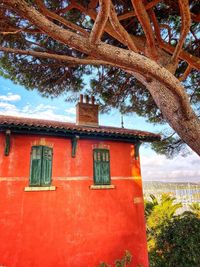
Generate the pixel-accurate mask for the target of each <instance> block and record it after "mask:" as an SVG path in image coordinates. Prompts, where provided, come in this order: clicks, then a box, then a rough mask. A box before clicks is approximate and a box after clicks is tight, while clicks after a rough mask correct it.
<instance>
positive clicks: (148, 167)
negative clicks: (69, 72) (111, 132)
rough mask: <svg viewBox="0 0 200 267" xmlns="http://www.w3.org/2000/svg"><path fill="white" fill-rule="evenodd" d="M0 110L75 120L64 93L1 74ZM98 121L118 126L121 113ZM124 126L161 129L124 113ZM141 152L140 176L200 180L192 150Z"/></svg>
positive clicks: (144, 149) (199, 160) (145, 149)
mask: <svg viewBox="0 0 200 267" xmlns="http://www.w3.org/2000/svg"><path fill="white" fill-rule="evenodd" d="M0 114H1V115H13V116H21V117H30V118H43V119H51V120H60V121H69V122H75V103H67V102H65V96H60V97H57V98H54V99H50V98H44V97H41V96H40V95H39V93H38V92H37V91H36V90H35V91H28V90H26V89H25V88H24V87H22V86H19V85H16V84H13V83H12V82H11V81H10V80H5V79H3V78H0ZM100 124H101V125H108V126H117V127H120V126H121V115H120V113H119V112H118V111H117V110H114V109H113V110H112V111H111V112H110V113H109V114H101V115H100ZM124 126H125V128H130V129H138V130H144V131H151V132H155V133H158V132H159V131H160V130H161V128H160V127H159V126H155V125H152V124H149V123H147V122H145V119H144V118H141V117H138V116H136V115H134V114H133V115H129V116H125V117H124ZM140 154H141V167H142V176H143V180H148V181H150V180H154V181H155V180H158V181H176V182H181V181H187V182H189V181H191V182H200V168H199V166H200V158H199V157H198V156H197V155H196V154H195V153H193V152H191V154H190V155H189V156H187V157H182V156H181V155H180V156H178V157H177V158H175V159H173V160H168V159H166V158H165V156H160V155H156V153H155V152H153V151H152V150H151V149H150V147H148V146H146V145H143V146H142V147H141V151H140Z"/></svg>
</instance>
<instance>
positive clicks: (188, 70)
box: [179, 65, 192, 82]
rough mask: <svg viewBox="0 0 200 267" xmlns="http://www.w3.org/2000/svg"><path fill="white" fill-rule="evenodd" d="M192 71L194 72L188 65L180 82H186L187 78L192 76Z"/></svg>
mask: <svg viewBox="0 0 200 267" xmlns="http://www.w3.org/2000/svg"><path fill="white" fill-rule="evenodd" d="M191 71H192V68H191V66H190V65H188V66H187V68H186V70H185V72H184V73H183V75H182V76H181V77H180V78H179V81H181V82H182V81H184V80H185V79H186V78H187V76H188V75H189V74H190V72H191Z"/></svg>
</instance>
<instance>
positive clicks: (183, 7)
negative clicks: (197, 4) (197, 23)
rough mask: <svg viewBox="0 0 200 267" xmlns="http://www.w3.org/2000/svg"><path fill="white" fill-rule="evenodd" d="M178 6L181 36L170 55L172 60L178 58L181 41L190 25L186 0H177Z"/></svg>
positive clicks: (183, 39)
mask: <svg viewBox="0 0 200 267" xmlns="http://www.w3.org/2000/svg"><path fill="white" fill-rule="evenodd" d="M179 7H180V12H181V19H182V25H181V36H180V39H179V42H178V44H177V46H176V49H175V51H174V53H173V55H172V58H171V61H172V62H176V61H177V60H178V57H179V54H180V52H181V49H182V46H183V43H184V41H185V38H186V36H187V34H188V32H189V31H190V25H191V16H190V8H189V2H188V0H179Z"/></svg>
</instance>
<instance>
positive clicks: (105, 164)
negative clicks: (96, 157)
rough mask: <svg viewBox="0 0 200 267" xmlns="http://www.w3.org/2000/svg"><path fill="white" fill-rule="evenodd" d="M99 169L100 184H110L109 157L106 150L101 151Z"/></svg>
mask: <svg viewBox="0 0 200 267" xmlns="http://www.w3.org/2000/svg"><path fill="white" fill-rule="evenodd" d="M101 158H102V161H101V165H102V166H101V169H102V183H103V184H110V156H109V151H108V150H103V151H102V153H101Z"/></svg>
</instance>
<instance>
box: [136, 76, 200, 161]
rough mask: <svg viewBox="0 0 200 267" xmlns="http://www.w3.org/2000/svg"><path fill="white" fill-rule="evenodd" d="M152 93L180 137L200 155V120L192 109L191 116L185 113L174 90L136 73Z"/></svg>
mask: <svg viewBox="0 0 200 267" xmlns="http://www.w3.org/2000/svg"><path fill="white" fill-rule="evenodd" d="M134 76H135V77H136V78H137V79H138V80H140V81H141V82H142V83H143V84H145V86H146V87H147V89H148V90H149V92H150V93H151V95H152V97H153V99H154V101H155V103H156V105H157V106H158V107H159V109H160V111H161V112H162V115H163V117H164V118H165V119H166V121H167V122H168V123H169V125H170V126H171V127H172V129H174V131H175V132H176V133H177V134H178V135H179V136H180V138H181V139H182V140H183V141H184V142H185V143H186V144H187V145H188V146H190V148H191V149H192V150H194V151H195V152H196V153H197V154H198V155H199V156H200V122H199V119H198V117H197V116H196V115H195V114H194V112H193V111H192V109H191V107H190V104H189V101H188V108H189V109H191V113H190V116H189V118H187V117H186V116H185V114H184V113H183V108H182V107H181V104H180V100H179V99H178V98H177V96H176V95H175V94H173V92H172V91H170V90H169V89H168V88H167V87H166V86H164V85H162V84H161V83H159V82H158V81H152V82H147V81H146V80H144V78H143V77H142V76H141V75H138V74H134Z"/></svg>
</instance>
